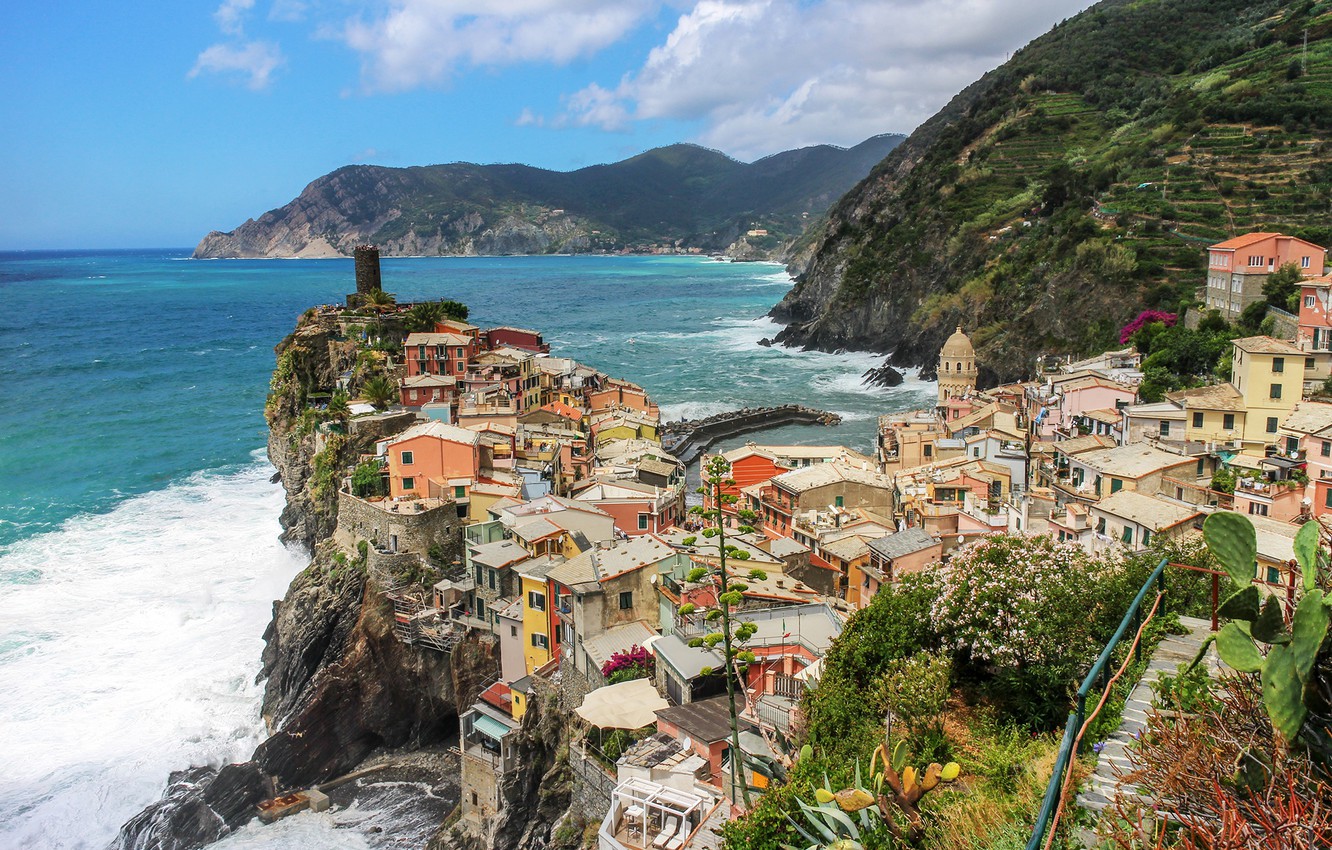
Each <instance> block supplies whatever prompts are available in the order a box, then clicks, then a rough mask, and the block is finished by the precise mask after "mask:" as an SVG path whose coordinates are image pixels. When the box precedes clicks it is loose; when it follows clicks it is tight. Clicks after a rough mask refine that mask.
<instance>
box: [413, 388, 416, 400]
mask: <svg viewBox="0 0 1332 850" xmlns="http://www.w3.org/2000/svg"><path fill="white" fill-rule="evenodd" d="M412 401H416V390H412Z"/></svg>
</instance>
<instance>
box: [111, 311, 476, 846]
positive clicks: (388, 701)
mask: <svg viewBox="0 0 1332 850" xmlns="http://www.w3.org/2000/svg"><path fill="white" fill-rule="evenodd" d="M277 354H278V366H277V369H276V370H275V372H274V377H273V383H272V394H271V397H270V401H269V405H268V409H267V411H266V412H267V416H268V421H269V424H270V428H271V436H270V453H271V457H272V459H273V461H274V464H275V465H276V466H277V467H278V469H279V473H280V475H281V476H282V481H283V485H284V486H285V487H286V489H287V492H288V500H287V507H286V509H285V510H284V512H283V515H282V523H283V527H284V529H285V533H286V535H287V537H288V538H289V539H290V540H291V541H292V542H297V543H302V544H305V545H307V546H312V547H313V558H312V560H311V563H310V565H309V567H307V568H306V569H305V570H304V571H303V572H302V573H301V574H300V575H298V576H297V577H296V578H295V579H294V580H293V581H292V582H291V585H290V587H289V588H288V589H287V593H286V595H285V597H284V598H283V599H282V600H281V601H279V602H275V603H274V608H273V619H272V622H271V623H270V624H269V627H268V629H267V631H266V632H265V634H264V640H265V648H264V653H263V670H262V672H261V674H260V675H261V678H262V679H263V680H264V681H265V689H264V699H263V715H264V720H265V722H266V724H267V725H268V728H269V730H270V731H271V734H270V737H269V738H268V739H267V740H265V741H264V742H263V743H262V744H261V745H260V746H259V748H258V749H257V750H256V751H255V752H254V754H253V756H252V757H251V759H250V761H248V762H245V763H243V764H239V765H230V766H227V767H224V768H222V769H221V770H220V771H218V770H213V769H211V768H191V769H189V770H187V771H182V772H181V773H180V774H177V775H174V776H173V777H172V781H171V784H170V787H169V788H168V791H167V793H166V795H165V796H164V798H163V799H162V800H161V801H159V802H158V803H155V804H154V805H153V806H151V807H149V808H148V809H147V810H145V811H144V812H143V813H141V814H140V815H138V816H136V817H135V818H134V819H133V820H131V821H130V822H129V823H127V824H126V825H125V827H124V828H123V829H122V831H121V834H120V837H119V839H118V842H117V846H119V847H122V848H125V849H126V850H148V848H154V850H187V848H195V847H200V846H202V845H204V844H207V843H209V842H211V841H215V840H217V839H218V838H220V837H222V836H224V835H226V834H227V833H228V832H230V831H231V830H233V829H235V828H237V827H239V826H240V825H242V824H244V823H247V822H248V821H250V820H251V819H252V818H253V816H254V812H255V809H254V806H255V804H256V803H258V802H259V801H260V800H262V799H266V798H268V797H271V796H273V795H274V794H275V793H282V792H285V791H288V790H300V789H304V788H308V787H310V786H311V785H314V784H317V783H322V782H327V781H328V780H330V779H333V778H336V777H339V776H342V775H345V774H347V773H349V772H351V771H354V770H356V769H357V768H358V767H359V766H361V765H363V764H364V763H365V762H366V760H367V759H369V758H371V757H375V756H380V757H382V755H383V754H384V753H385V752H387V751H397V752H410V751H414V750H420V749H423V748H436V749H438V748H441V747H443V746H446V745H448V744H450V742H451V741H452V740H453V739H454V738H455V737H456V734H457V728H458V726H457V717H458V712H459V710H460V708H465V707H466V706H467V705H470V704H471V702H472V701H474V700H475V699H476V697H477V695H478V694H479V693H480V691H481V689H482V688H483V687H484V686H485V685H486V684H487V683H488V682H489V681H491V680H492V679H493V678H494V674H495V670H496V669H497V667H498V660H497V658H496V656H495V654H494V650H493V648H492V647H491V646H489V645H486V644H483V643H481V642H480V641H478V640H476V639H469V640H465V641H463V642H462V643H460V644H459V645H458V646H456V647H455V648H454V650H453V652H452V653H450V654H448V655H444V654H441V653H435V652H428V651H423V650H420V649H415V648H412V647H409V646H407V645H405V644H403V643H401V642H399V641H398V640H397V639H396V637H395V636H394V634H393V610H392V606H391V604H390V603H389V602H388V601H387V600H385V599H384V597H383V596H382V594H381V592H380V590H381V589H380V588H379V587H377V586H376V584H375V581H374V579H373V578H371V577H370V576H369V575H368V571H367V569H366V557H367V556H366V553H365V552H364V551H362V552H361V553H360V554H359V556H358V555H357V553H351V554H350V556H349V554H348V553H346V552H342V551H339V550H338V548H337V546H336V545H335V544H334V543H333V542H332V540H331V539H330V536H331V535H332V532H333V529H334V527H335V525H336V522H337V501H336V494H337V486H338V482H337V480H336V478H337V473H336V472H334V470H340V469H342V468H343V465H344V464H345V463H347V462H348V461H350V460H352V459H354V458H355V456H356V455H357V454H358V453H359V452H363V451H366V450H373V432H371V433H370V434H368V435H363V436H342V435H331V436H330V435H326V434H325V435H319V436H316V433H315V429H313V428H312V427H311V426H310V423H309V421H308V417H306V416H303V415H302V411H303V410H304V409H305V406H306V397H307V395H308V394H309V393H310V392H312V391H313V390H315V389H316V388H327V387H329V386H332V384H333V381H334V378H335V377H336V376H337V375H339V374H341V372H342V371H344V370H345V369H347V368H349V367H350V364H352V363H354V362H355V360H356V357H355V354H356V350H355V347H354V346H350V345H348V344H347V343H346V342H345V341H343V340H342V339H341V338H340V335H339V333H338V329H337V326H336V322H335V321H332V320H330V319H329V318H327V317H319V316H316V315H314V314H307V315H306V316H305V317H303V318H302V320H301V322H300V324H299V325H298V327H297V329H296V331H295V332H294V333H293V334H292V335H290V336H289V337H287V338H286V339H285V340H283V342H282V343H281V344H280V345H279V346H278V349H277ZM440 781H441V782H443V783H445V784H448V783H450V782H451V783H453V784H455V785H456V782H457V777H456V775H453V776H444V777H441V778H440Z"/></svg>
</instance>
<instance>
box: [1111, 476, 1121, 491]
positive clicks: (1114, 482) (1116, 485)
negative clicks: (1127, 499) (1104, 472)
mask: <svg viewBox="0 0 1332 850" xmlns="http://www.w3.org/2000/svg"><path fill="white" fill-rule="evenodd" d="M1123 489H1124V482H1123V481H1120V480H1119V479H1118V478H1111V479H1110V492H1111V493H1118V492H1119V491H1120V490H1123Z"/></svg>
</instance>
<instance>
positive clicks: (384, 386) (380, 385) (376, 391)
mask: <svg viewBox="0 0 1332 850" xmlns="http://www.w3.org/2000/svg"><path fill="white" fill-rule="evenodd" d="M361 397H362V398H364V399H365V400H366V401H368V402H370V403H371V404H373V405H374V406H375V407H377V408H379V409H380V410H383V409H384V408H386V407H388V406H389V405H390V404H392V403H393V401H394V399H396V398H397V397H398V385H397V383H396V382H395V381H394V380H393V379H392V378H390V377H388V376H387V375H372V376H371V377H369V378H367V379H366V381H365V383H364V384H362V385H361Z"/></svg>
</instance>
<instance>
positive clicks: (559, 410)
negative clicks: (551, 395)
mask: <svg viewBox="0 0 1332 850" xmlns="http://www.w3.org/2000/svg"><path fill="white" fill-rule="evenodd" d="M540 409H541V410H544V411H546V412H548V413H553V414H555V415H556V416H562V417H564V418H565V419H575V420H579V419H582V418H583V411H581V410H579V409H578V408H576V407H570V406H569V405H567V404H565V403H564V402H562V401H552V402H551V403H550V404H543V405H541V408H540Z"/></svg>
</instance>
